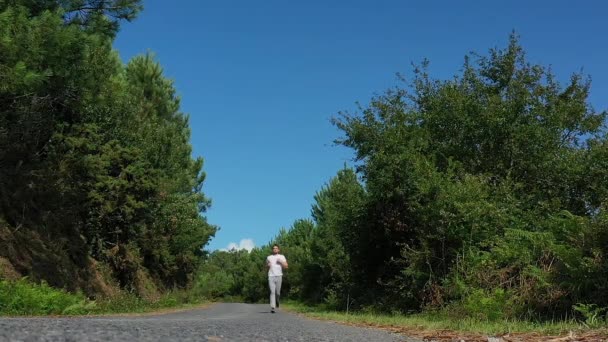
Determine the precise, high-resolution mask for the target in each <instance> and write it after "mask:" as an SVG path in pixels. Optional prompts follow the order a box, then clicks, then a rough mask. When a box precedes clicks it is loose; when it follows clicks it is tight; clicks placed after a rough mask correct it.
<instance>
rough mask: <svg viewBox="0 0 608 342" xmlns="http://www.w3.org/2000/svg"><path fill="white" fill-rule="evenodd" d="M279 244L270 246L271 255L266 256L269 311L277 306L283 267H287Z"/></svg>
mask: <svg viewBox="0 0 608 342" xmlns="http://www.w3.org/2000/svg"><path fill="white" fill-rule="evenodd" d="M280 251H281V250H280V249H279V245H276V244H275V245H273V246H272V255H269V256H268V257H267V258H266V266H267V267H268V286H269V287H270V312H272V313H274V310H275V309H276V308H278V307H279V297H281V283H282V282H283V269H287V267H289V265H287V259H285V256H284V255H282V254H279V252H280Z"/></svg>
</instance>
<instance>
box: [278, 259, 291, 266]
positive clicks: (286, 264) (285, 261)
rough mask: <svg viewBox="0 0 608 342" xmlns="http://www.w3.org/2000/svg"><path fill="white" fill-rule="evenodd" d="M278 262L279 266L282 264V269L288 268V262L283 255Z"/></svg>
mask: <svg viewBox="0 0 608 342" xmlns="http://www.w3.org/2000/svg"><path fill="white" fill-rule="evenodd" d="M278 261H279V264H281V266H283V268H284V269H288V268H289V264H288V263H287V259H286V258H285V257H283V258H282V259H279V260H278Z"/></svg>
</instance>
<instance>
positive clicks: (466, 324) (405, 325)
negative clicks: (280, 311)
mask: <svg viewBox="0 0 608 342" xmlns="http://www.w3.org/2000/svg"><path fill="white" fill-rule="evenodd" d="M284 306H285V308H286V309H288V310H291V311H294V312H298V313H302V314H304V315H306V316H308V317H312V318H317V319H322V320H330V321H336V322H341V323H347V324H352V325H361V326H373V327H380V328H386V329H389V330H393V331H396V332H401V333H405V334H409V335H412V336H425V337H437V336H439V335H446V336H449V337H450V338H453V337H455V336H458V337H463V336H467V337H469V338H471V339H473V336H475V335H478V336H481V335H484V336H505V335H522V336H521V337H522V338H523V339H525V338H526V336H532V337H536V338H538V335H543V336H546V335H564V334H571V333H576V334H583V335H589V334H593V336H602V337H603V338H606V337H608V330H607V329H606V328H607V326H606V324H604V325H603V326H596V327H594V329H590V328H589V326H586V325H585V324H583V323H580V322H578V321H575V320H567V321H554V322H532V321H518V320H502V321H482V320H476V319H473V318H465V319H455V318H452V317H449V316H448V315H447V314H445V313H440V312H438V313H420V314H410V315H403V314H378V313H364V312H355V313H350V314H346V313H345V312H337V311H331V310H326V309H324V308H322V307H310V306H306V305H304V304H301V303H297V302H288V303H285V305H284ZM480 338H481V337H480Z"/></svg>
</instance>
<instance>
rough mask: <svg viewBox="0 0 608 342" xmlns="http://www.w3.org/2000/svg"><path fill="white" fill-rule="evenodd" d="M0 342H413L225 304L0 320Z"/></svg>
mask: <svg viewBox="0 0 608 342" xmlns="http://www.w3.org/2000/svg"><path fill="white" fill-rule="evenodd" d="M0 341H28V342H29V341H214V342H216V341H408V342H414V341H419V340H416V339H412V338H406V337H405V336H401V335H396V334H392V333H390V332H386V331H382V330H375V329H366V328H357V327H351V326H345V325H339V324H335V323H330V322H324V321H318V320H312V319H307V318H304V317H301V316H298V315H294V314H290V313H286V312H284V311H278V312H277V313H276V314H271V313H270V311H269V308H268V305H263V304H239V303H230V304H228V303H225V304H214V305H212V306H210V307H209V308H206V309H195V310H188V311H182V312H177V313H168V314H159V315H149V316H123V317H109V316H104V317H77V318H74V317H72V318H67V317H64V318H50V317H36V318H0Z"/></svg>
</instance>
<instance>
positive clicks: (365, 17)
mask: <svg viewBox="0 0 608 342" xmlns="http://www.w3.org/2000/svg"><path fill="white" fill-rule="evenodd" d="M144 6H145V9H144V11H143V12H142V13H141V14H140V16H139V18H138V19H136V20H135V21H134V22H132V23H125V24H123V26H122V30H121V32H120V33H119V35H118V38H117V40H116V42H115V47H116V49H118V51H119V52H120V54H121V57H122V58H123V60H125V61H127V60H128V59H129V58H131V57H133V56H134V55H137V54H141V53H145V52H146V51H152V52H154V53H155V55H156V56H157V58H158V60H159V61H160V63H161V64H162V65H163V67H164V70H165V74H166V76H167V77H169V78H171V79H173V80H174V81H175V86H176V88H177V90H178V93H179V94H180V96H181V97H182V110H183V111H184V112H185V113H188V114H189V115H190V123H191V127H192V145H193V147H194V152H193V153H194V155H195V156H203V158H204V159H205V166H204V169H205V171H206V172H207V181H206V183H205V186H204V191H205V193H206V194H207V195H208V196H209V197H211V198H212V200H213V206H212V208H211V209H210V211H209V212H208V213H207V217H208V219H209V221H210V222H211V223H213V224H217V225H219V226H220V227H221V230H220V231H219V232H218V233H217V235H216V237H215V238H214V240H213V241H212V242H211V243H210V245H209V246H208V247H207V248H208V249H211V250H214V249H220V248H226V247H228V246H229V244H231V243H233V244H236V246H239V245H241V246H243V247H245V246H252V245H253V244H255V245H262V244H265V243H266V242H268V241H269V240H270V239H271V238H272V237H273V236H274V235H275V234H276V233H277V232H278V230H279V229H280V228H281V227H289V226H290V225H291V223H293V221H294V220H295V219H298V218H307V217H309V216H310V206H311V204H312V202H313V196H314V194H315V192H316V191H317V190H319V189H320V188H321V186H322V185H323V184H324V183H325V182H327V181H328V180H329V179H330V178H331V177H332V176H333V175H334V174H335V173H336V172H337V171H338V170H339V169H340V168H342V167H343V166H344V165H345V163H346V164H351V162H350V160H351V158H352V153H351V151H349V150H347V149H345V148H342V147H336V146H334V145H333V143H332V141H333V140H334V139H335V138H337V137H339V136H340V132H339V131H337V130H336V129H335V128H334V127H333V126H332V125H331V124H330V122H329V119H330V118H331V117H332V116H334V115H336V114H337V113H338V111H342V110H347V111H353V110H355V109H356V102H357V101H358V102H361V103H362V104H365V103H367V102H368V101H369V99H370V98H371V97H372V96H373V95H374V94H377V93H380V92H382V91H383V90H384V89H386V88H388V87H391V86H393V85H395V84H396V83H397V81H396V78H395V73H396V72H402V73H405V74H406V75H408V74H409V71H410V70H411V68H410V65H411V62H419V61H420V60H422V59H423V58H425V57H426V58H428V59H429V60H430V61H431V72H432V75H433V76H435V77H440V78H446V77H451V76H452V75H454V74H456V73H458V70H459V69H460V66H461V64H462V61H463V56H464V55H465V54H466V53H467V52H470V51H476V52H480V53H485V52H486V51H487V50H488V49H489V48H490V47H502V46H504V45H505V44H506V42H507V39H508V35H509V33H510V32H511V31H512V30H516V32H517V33H518V34H519V35H520V36H521V43H522V44H523V46H524V48H525V49H526V51H527V54H528V58H529V60H530V61H532V62H535V63H541V64H544V65H552V68H553V70H554V72H555V73H556V75H557V76H558V78H559V79H562V80H566V79H568V77H569V75H570V74H571V73H572V72H575V71H579V70H581V69H582V70H583V71H584V72H585V73H587V74H589V75H591V77H592V80H593V86H592V93H591V97H590V101H591V103H592V104H593V105H594V107H595V108H596V109H597V110H603V109H606V108H608V98H607V96H606V94H607V93H608V26H607V25H606V24H605V19H606V14H607V13H608V2H606V1H600V0H597V1H584V0H583V1H577V2H575V1H555V0H554V1H529V0H528V1H500V2H499V1H424V2H423V1H405V0H403V1H388V0H386V1H384V0H376V1H371V0H369V1H356V0H348V1H342V0H340V1H338V0H325V1H317V0H308V1H299V2H296V1H287V0H283V1H276V0H265V1H240V0H239V1H228V0H227V1H195V0H180V1H163V0H148V1H145V0H144ZM243 239H248V240H252V241H243V242H242V243H241V240H243ZM232 246H235V245H232Z"/></svg>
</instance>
